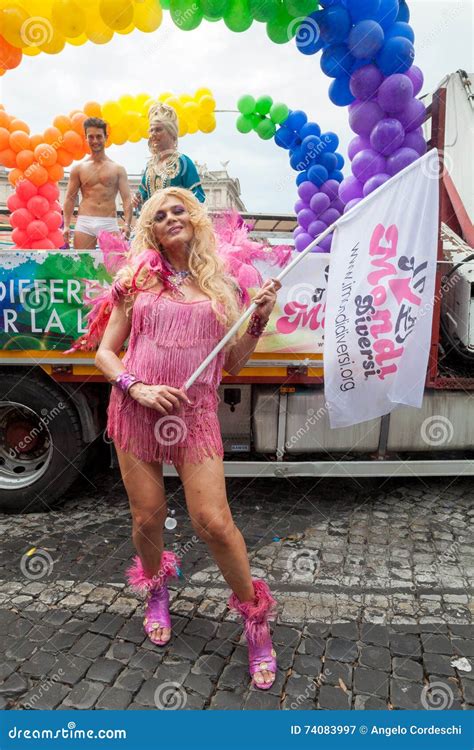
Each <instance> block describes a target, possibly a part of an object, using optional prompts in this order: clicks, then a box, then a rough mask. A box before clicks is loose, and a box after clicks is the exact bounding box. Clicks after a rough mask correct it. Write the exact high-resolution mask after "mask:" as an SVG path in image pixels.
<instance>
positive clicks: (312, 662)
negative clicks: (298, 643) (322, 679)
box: [293, 654, 322, 677]
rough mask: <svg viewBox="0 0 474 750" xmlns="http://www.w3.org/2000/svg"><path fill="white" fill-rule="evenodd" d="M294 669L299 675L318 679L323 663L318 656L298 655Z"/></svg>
mask: <svg viewBox="0 0 474 750" xmlns="http://www.w3.org/2000/svg"><path fill="white" fill-rule="evenodd" d="M293 669H294V670H295V672H298V674H304V675H311V676H312V677H318V676H319V675H320V674H321V669H322V661H321V659H320V658H319V657H318V656H311V655H306V654H298V655H297V656H296V657H295V660H294V662H293Z"/></svg>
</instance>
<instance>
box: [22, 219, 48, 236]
mask: <svg viewBox="0 0 474 750" xmlns="http://www.w3.org/2000/svg"><path fill="white" fill-rule="evenodd" d="M26 231H27V232H28V237H29V238H30V240H44V239H45V238H46V237H47V236H48V227H47V226H46V224H45V223H44V221H39V220H35V221H32V222H31V224H30V225H29V226H28V227H27V230H26Z"/></svg>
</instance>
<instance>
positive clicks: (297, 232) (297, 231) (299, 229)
mask: <svg viewBox="0 0 474 750" xmlns="http://www.w3.org/2000/svg"><path fill="white" fill-rule="evenodd" d="M300 234H306V230H305V229H303V227H296V229H294V230H293V237H294V238H295V239H296V238H297V237H298V236H299V235H300Z"/></svg>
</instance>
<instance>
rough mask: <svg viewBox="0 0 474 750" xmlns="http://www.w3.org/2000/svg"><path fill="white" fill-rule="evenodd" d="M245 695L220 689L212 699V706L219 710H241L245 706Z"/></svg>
mask: <svg viewBox="0 0 474 750" xmlns="http://www.w3.org/2000/svg"><path fill="white" fill-rule="evenodd" d="M243 702H244V699H243V696H242V695H238V694H237V693H230V692H229V691H228V690H218V691H217V692H216V693H215V695H214V696H213V697H212V700H211V708H214V709H216V710H218V711H240V710H241V709H242V706H243Z"/></svg>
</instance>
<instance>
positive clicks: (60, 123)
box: [53, 115, 72, 133]
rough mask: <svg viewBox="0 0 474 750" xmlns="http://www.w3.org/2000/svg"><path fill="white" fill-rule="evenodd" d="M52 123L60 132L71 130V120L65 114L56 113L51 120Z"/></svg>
mask: <svg viewBox="0 0 474 750" xmlns="http://www.w3.org/2000/svg"><path fill="white" fill-rule="evenodd" d="M53 125H54V127H55V128H58V130H60V131H61V133H67V131H68V130H71V127H72V125H71V120H70V119H69V117H66V115H58V116H57V117H55V118H54V120H53Z"/></svg>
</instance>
